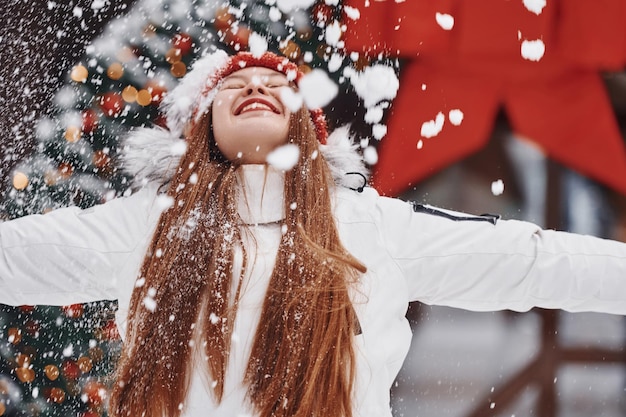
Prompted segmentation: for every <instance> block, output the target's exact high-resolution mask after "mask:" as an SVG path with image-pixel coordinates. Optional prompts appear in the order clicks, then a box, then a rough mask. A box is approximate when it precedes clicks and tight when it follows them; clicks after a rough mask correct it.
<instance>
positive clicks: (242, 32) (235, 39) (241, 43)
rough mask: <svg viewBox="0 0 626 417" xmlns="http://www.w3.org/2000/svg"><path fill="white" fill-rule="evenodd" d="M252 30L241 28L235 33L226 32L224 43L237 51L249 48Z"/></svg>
mask: <svg viewBox="0 0 626 417" xmlns="http://www.w3.org/2000/svg"><path fill="white" fill-rule="evenodd" d="M250 33H251V31H250V29H249V28H247V27H246V26H240V27H238V28H237V30H236V31H235V33H233V31H232V30H227V31H226V36H225V37H224V42H225V43H226V44H228V45H230V46H232V47H233V48H235V49H236V50H243V49H247V48H248V40H249V39H250Z"/></svg>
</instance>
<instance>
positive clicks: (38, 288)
mask: <svg viewBox="0 0 626 417" xmlns="http://www.w3.org/2000/svg"><path fill="white" fill-rule="evenodd" d="M243 172H244V175H243V178H244V180H243V183H244V186H245V187H246V196H247V200H246V201H245V202H244V201H243V200H241V204H240V212H241V214H242V218H243V219H244V221H245V222H246V223H248V224H250V225H251V230H252V231H253V236H250V237H249V239H248V240H246V241H245V242H244V243H245V244H246V245H247V246H248V245H250V246H251V245H253V244H254V245H255V247H254V248H251V247H248V250H247V253H249V254H252V255H251V257H250V264H251V265H252V267H251V268H249V271H247V273H246V276H245V278H244V279H245V282H244V285H243V289H242V295H241V300H240V303H239V310H238V315H237V321H236V323H235V328H234V339H233V347H232V349H233V352H232V353H231V360H230V361H229V368H228V371H227V379H226V382H225V397H224V401H223V402H222V404H220V405H218V404H215V403H214V401H213V399H212V397H211V395H209V391H210V389H211V388H210V385H211V384H210V382H209V378H208V377H207V375H205V373H204V370H203V369H197V370H196V371H195V374H194V378H193V382H192V387H191V390H190V393H189V395H188V398H187V401H186V404H185V407H186V408H185V413H184V416H185V417H199V416H200V415H211V416H224V417H225V416H228V417H233V416H251V415H252V414H251V413H250V407H249V405H247V404H246V401H245V392H246V390H245V387H244V386H243V385H242V384H241V381H242V377H243V372H244V369H245V365H246V362H247V358H248V355H249V351H250V344H251V342H252V336H253V334H254V331H255V329H256V326H257V324H258V315H259V312H260V309H261V305H262V301H263V298H264V295H265V289H266V288H267V284H268V281H269V275H270V272H271V271H272V268H273V265H274V257H275V254H276V250H277V247H278V242H279V240H280V235H281V230H280V228H281V225H280V220H281V219H282V218H283V213H282V207H283V205H282V187H283V183H282V181H283V176H282V174H281V173H280V172H277V171H274V170H270V175H269V176H268V177H266V176H265V174H264V172H263V168H262V167H260V166H247V167H245V168H244V170H243ZM266 180H267V181H266ZM159 195H160V194H159V184H158V183H154V182H151V183H148V184H147V185H146V186H145V187H144V188H143V189H141V190H140V191H138V192H137V193H135V194H134V195H132V196H130V197H127V198H120V199H116V200H113V201H110V202H108V203H106V204H103V205H100V206H97V207H93V208H91V209H88V210H83V211H81V210H79V209H77V208H67V209H61V210H57V211H54V212H51V213H48V214H46V215H36V216H29V217H26V218H22V219H18V220H14V221H10V222H6V223H3V224H0V244H1V248H2V256H1V257H0V303H4V304H10V305H21V304H47V305H64V304H72V303H78V302H89V301H95V300H101V299H109V300H113V299H117V300H119V311H118V314H117V323H118V325H119V327H120V331H121V333H122V334H124V330H125V328H126V326H125V322H126V314H127V311H128V305H129V301H130V297H131V293H132V290H133V288H134V284H135V280H136V278H137V274H138V271H139V268H140V266H141V263H142V260H143V258H144V254H145V251H146V248H147V246H148V244H149V243H150V241H151V238H152V234H153V231H154V229H155V227H156V222H157V220H158V218H159V215H160V213H161V210H162V207H164V205H163V204H162V201H161V198H162V197H159ZM333 198H334V213H335V219H336V222H337V226H338V229H339V233H340V237H341V240H342V242H343V244H344V245H345V247H346V248H347V250H348V251H350V253H352V254H353V255H354V256H355V257H356V258H357V259H359V260H360V261H361V262H363V263H364V264H365V265H366V267H367V273H365V274H364V275H362V276H361V277H360V280H359V282H358V284H357V285H356V286H355V288H354V289H353V291H352V297H353V303H354V307H355V310H356V313H357V316H358V320H359V322H360V326H361V329H362V332H361V334H359V335H357V336H356V340H355V343H356V352H357V358H358V359H357V360H358V364H357V373H358V374H357V386H356V392H355V395H354V411H355V416H359V417H381V416H382V417H384V416H391V412H390V409H389V388H390V386H391V384H392V382H393V380H394V379H395V377H396V375H397V373H398V371H399V369H400V367H401V365H402V362H403V360H404V358H405V355H406V354H407V351H408V349H409V344H410V340H411V331H410V328H409V324H408V322H407V320H406V318H405V313H406V309H407V305H408V302H409V301H413V300H416V301H421V302H423V303H427V304H439V305H446V306H452V307H459V308H464V309H469V310H476V311H486V310H501V309H511V310H516V311H525V310H528V309H530V308H532V307H534V306H538V307H545V308H561V309H565V310H568V311H583V310H584V311H599V312H608V313H616V314H626V245H624V244H621V243H617V242H612V241H607V240H601V239H597V238H593V237H588V236H578V235H572V234H567V233H562V232H554V231H546V230H541V229H540V228H539V227H537V226H535V225H533V224H530V223H525V222H520V221H504V220H496V219H494V218H489V217H475V216H470V215H466V214H460V213H451V212H444V211H441V210H438V209H434V208H430V207H423V206H417V205H413V204H410V203H406V202H403V201H400V200H396V199H391V198H385V197H381V196H379V195H378V194H377V193H376V191H374V190H373V189H370V188H365V189H364V190H362V191H361V192H359V191H358V190H351V189H348V188H345V187H342V186H338V187H337V189H336V190H335V191H334V197H333ZM253 242H256V243H253ZM236 263H237V261H236ZM237 268H238V266H237V265H235V270H236V269H237ZM235 272H236V271H235ZM157 308H158V306H157Z"/></svg>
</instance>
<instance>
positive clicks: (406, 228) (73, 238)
mask: <svg viewBox="0 0 626 417" xmlns="http://www.w3.org/2000/svg"><path fill="white" fill-rule="evenodd" d="M301 76H302V74H301V73H299V72H298V69H297V67H296V66H295V65H294V64H291V63H289V62H288V61H287V60H285V59H284V58H281V57H278V56H276V55H273V54H271V53H266V54H265V55H263V56H261V57H254V56H252V55H250V54H248V53H240V54H237V55H235V56H233V57H228V56H226V55H225V54H224V53H223V52H215V53H214V54H211V55H208V56H207V57H205V58H203V59H202V60H201V61H199V62H198V63H197V64H196V67H195V69H194V70H193V71H191V72H190V73H189V74H188V75H187V76H186V77H185V78H184V79H183V80H182V82H181V84H180V86H179V87H177V88H176V89H175V90H173V91H172V92H171V94H170V95H168V97H167V99H166V103H165V112H166V116H167V121H168V128H167V129H160V128H152V129H149V128H147V129H141V130H138V131H136V132H135V133H134V134H133V136H132V137H131V138H130V139H129V142H128V146H127V150H126V157H125V163H126V167H127V168H128V169H129V171H130V172H132V173H133V174H134V175H135V178H136V182H137V184H139V185H141V186H142V189H141V190H140V191H138V192H136V193H135V194H134V195H132V196H130V197H128V198H123V199H118V200H114V201H111V202H109V203H106V204H104V205H101V206H98V207H94V208H92V209H89V210H85V211H79V210H77V209H75V208H68V209H62V210H58V211H55V212H52V213H49V214H46V215H45V216H32V217H27V218H23V219H18V220H15V221H12V222H8V223H4V224H2V225H0V242H1V243H2V250H3V256H2V257H1V258H0V302H1V303H5V304H12V305H20V304H71V303H77V302H87V301H94V300H99V299H118V300H119V306H120V308H119V311H118V316H117V320H118V326H119V327H120V329H121V330H122V334H123V335H124V339H125V342H124V350H123V352H122V357H121V360H120V363H119V365H118V368H117V373H116V375H115V378H116V384H115V386H114V389H113V394H112V398H111V400H110V412H111V415H113V416H116V417H117V416H136V415H145V416H147V417H153V416H206V415H210V416H229V417H230V416H262V417H270V416H281V417H282V416H284V417H287V416H306V417H309V416H338V417H356V416H368V417H369V416H371V417H380V416H390V415H391V413H390V410H389V387H390V386H391V383H392V382H393V380H394V378H395V376H396V374H397V373H398V371H399V369H400V366H401V364H402V361H403V360H404V357H405V355H406V353H407V351H408V347H409V343H410V339H411V332H410V328H409V325H408V323H407V321H406V319H405V317H404V315H405V312H406V308H407V305H408V302H409V301H411V300H419V301H422V302H424V303H428V304H441V305H448V306H453V307H459V308H465V309H471V310H478V311H485V310H499V309H512V310H517V311H525V310H528V309H530V308H532V307H534V306H538V307H544V308H563V309H566V310H569V311H582V310H586V311H601V312H609V313H616V314H625V313H626V245H623V244H620V243H617V242H611V241H605V240H601V239H596V238H591V237H582V236H576V235H571V234H566V233H560V232H554V231H544V230H541V229H539V228H538V227H537V226H535V225H532V224H529V223H524V222H518V221H499V220H497V219H495V218H492V217H476V216H468V215H464V214H460V213H453V212H447V211H442V210H438V209H433V208H430V207H424V206H419V205H412V204H409V203H405V202H402V201H399V200H394V199H389V198H384V197H380V196H379V195H378V194H377V193H376V192H375V191H374V190H372V189H370V188H365V187H363V185H364V184H363V178H364V175H365V171H364V168H363V166H362V163H361V162H360V159H359V158H358V156H357V154H356V153H355V151H354V149H353V148H352V147H351V146H350V142H349V138H348V137H347V132H346V131H345V130H344V129H340V130H338V131H336V132H334V133H333V134H332V135H331V136H330V137H328V134H327V131H326V126H325V123H324V118H323V114H322V113H321V112H320V111H319V110H313V111H309V110H307V109H304V108H302V109H300V110H298V111H297V112H295V113H292V112H291V111H290V110H289V109H288V108H287V107H286V106H285V105H284V104H283V103H282V102H281V100H280V90H281V89H282V88H296V86H297V83H298V81H299V79H300V77H301ZM181 135H183V136H184V137H185V144H186V145H185V147H186V151H185V152H184V154H183V155H182V156H181V155H179V152H178V150H180V148H181V146H180V145H181V142H180V140H179V139H178V138H179V137H180V136H181ZM287 143H290V144H294V145H297V146H298V148H299V158H298V161H297V163H296V165H295V166H294V167H293V168H292V169H291V170H288V171H286V172H282V171H279V170H277V169H274V168H272V167H271V166H269V165H267V164H266V163H265V161H266V158H267V155H268V153H269V152H271V151H273V150H275V149H276V148H277V147H280V146H282V145H285V144H287Z"/></svg>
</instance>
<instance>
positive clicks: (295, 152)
mask: <svg viewBox="0 0 626 417" xmlns="http://www.w3.org/2000/svg"><path fill="white" fill-rule="evenodd" d="M299 157H300V148H298V146H297V145H294V144H291V143H290V144H287V145H284V146H281V147H279V148H277V149H274V150H273V151H272V152H270V153H269V154H268V155H267V163H268V164H270V165H271V166H273V167H274V168H276V169H279V170H282V171H289V170H290V169H291V168H293V167H294V166H295V165H296V164H297V163H298V158H299Z"/></svg>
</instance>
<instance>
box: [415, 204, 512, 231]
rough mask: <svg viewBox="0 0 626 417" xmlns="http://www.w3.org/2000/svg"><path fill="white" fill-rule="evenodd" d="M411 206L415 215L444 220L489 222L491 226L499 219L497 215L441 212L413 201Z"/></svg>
mask: <svg viewBox="0 0 626 417" xmlns="http://www.w3.org/2000/svg"><path fill="white" fill-rule="evenodd" d="M411 206H412V207H413V211H414V212H416V213H424V214H430V215H433V216H439V217H443V218H445V219H449V220H454V221H457V222H458V221H470V222H489V223H491V224H493V225H495V224H496V222H497V221H498V220H499V219H500V216H499V215H497V214H488V213H486V214H481V215H480V216H473V215H469V214H463V213H456V212H450V211H447V210H443V209H440V208H436V207H432V206H427V205H424V204H419V203H416V202H414V201H411Z"/></svg>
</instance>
